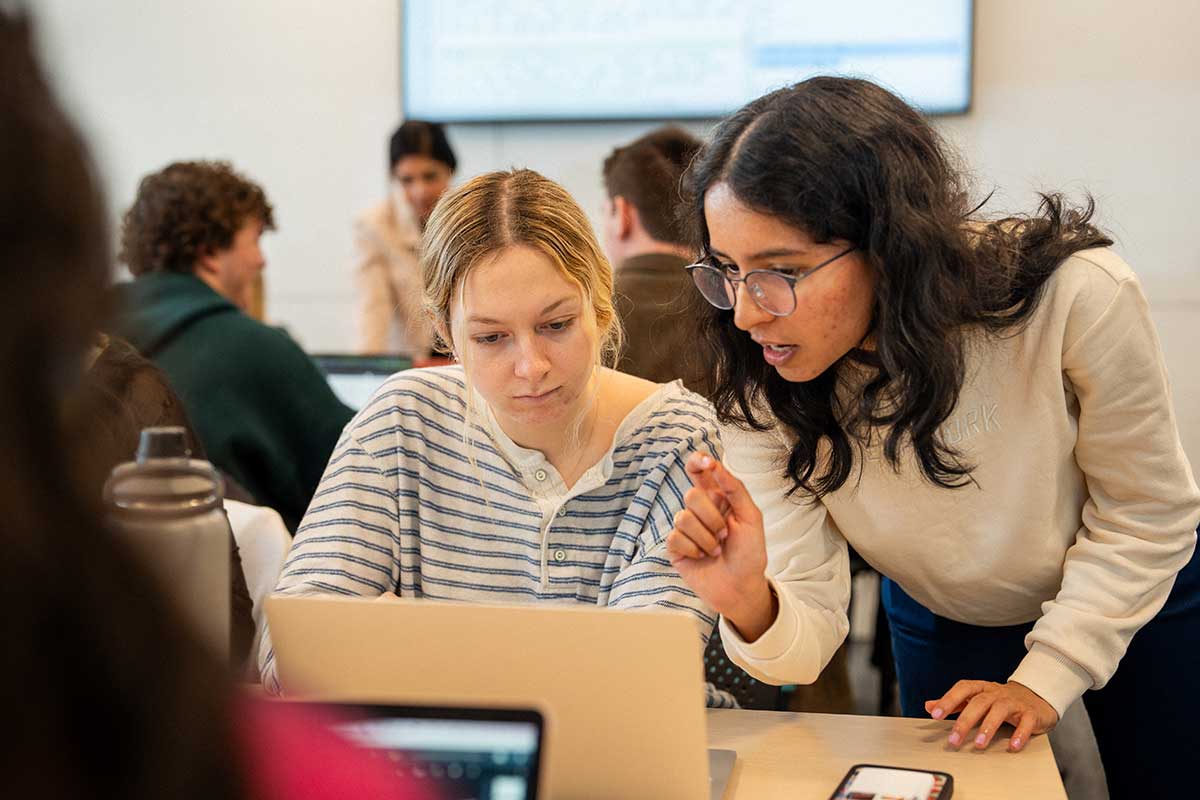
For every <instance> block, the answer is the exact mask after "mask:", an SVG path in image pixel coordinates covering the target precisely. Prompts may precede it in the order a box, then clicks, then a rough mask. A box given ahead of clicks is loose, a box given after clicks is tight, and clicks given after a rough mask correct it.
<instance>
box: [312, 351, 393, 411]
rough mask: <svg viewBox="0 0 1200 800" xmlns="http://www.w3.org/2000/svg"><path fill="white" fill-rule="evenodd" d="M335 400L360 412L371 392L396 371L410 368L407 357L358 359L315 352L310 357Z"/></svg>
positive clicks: (355, 356)
mask: <svg viewBox="0 0 1200 800" xmlns="http://www.w3.org/2000/svg"><path fill="white" fill-rule="evenodd" d="M312 359H313V361H315V362H316V364H317V366H318V367H319V368H320V370H321V372H323V373H325V380H326V381H327V382H328V383H329V387H330V388H331V389H333V393H334V394H335V395H337V397H338V399H339V400H341V401H342V402H343V403H345V404H346V405H348V406H350V407H351V408H353V409H360V408H362V407H363V406H365V405H366V404H367V401H368V400H370V399H371V395H373V394H374V393H375V390H376V389H378V388H379V387H380V386H382V385H383V382H384V381H386V380H387V379H388V378H390V377H391V376H393V375H395V374H396V373H397V372H401V371H403V370H406V369H410V368H412V365H413V362H412V359H410V358H408V357H407V356H361V355H353V354H350V353H317V354H314V355H313V357H312Z"/></svg>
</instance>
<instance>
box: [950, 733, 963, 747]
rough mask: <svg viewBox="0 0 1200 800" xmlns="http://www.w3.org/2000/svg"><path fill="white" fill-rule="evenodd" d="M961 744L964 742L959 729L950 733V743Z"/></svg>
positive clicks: (953, 744) (953, 745)
mask: <svg viewBox="0 0 1200 800" xmlns="http://www.w3.org/2000/svg"><path fill="white" fill-rule="evenodd" d="M960 744H962V736H960V735H959V733H958V731H955V732H954V733H952V734H950V745H951V746H952V747H958V746H959V745H960Z"/></svg>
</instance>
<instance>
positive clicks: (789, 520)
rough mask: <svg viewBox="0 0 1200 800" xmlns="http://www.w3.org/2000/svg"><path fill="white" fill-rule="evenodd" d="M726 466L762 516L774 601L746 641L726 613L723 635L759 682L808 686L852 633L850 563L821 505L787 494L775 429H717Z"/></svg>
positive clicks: (727, 646) (736, 659) (729, 650)
mask: <svg viewBox="0 0 1200 800" xmlns="http://www.w3.org/2000/svg"><path fill="white" fill-rule="evenodd" d="M721 438H722V440H723V441H724V443H725V461H724V464H725V466H726V468H727V469H729V471H730V472H732V473H733V474H734V475H736V476H737V477H738V479H740V480H741V481H742V482H743V483H744V484H745V486H746V489H747V490H748V491H749V493H750V496H751V497H752V498H753V499H754V502H755V503H756V504H757V505H758V508H759V510H760V511H761V512H762V515H763V527H764V530H765V532H766V544H767V579H768V580H769V581H770V584H771V589H772V590H773V591H774V593H775V595H776V597H777V598H778V600H779V615H778V616H777V617H776V618H775V622H774V623H772V625H771V627H770V628H768V629H767V631H766V632H765V633H763V635H762V636H760V637H759V638H758V639H757V640H756V641H754V642H752V643H751V642H746V641H745V640H744V639H743V638H742V637H741V636H740V635H739V634H738V633H737V631H735V630H734V629H733V626H731V625H730V624H729V623H728V622H727V621H726V620H725V619H724V618H722V619H721V622H720V626H721V639H722V641H723V642H724V644H725V652H726V653H727V654H728V655H729V657H730V658H731V659H733V661H734V662H736V663H737V664H738V665H740V666H741V667H742V669H744V670H746V671H747V672H748V673H750V674H751V675H753V676H754V677H756V678H758V679H759V680H761V681H764V682H767V683H773V684H784V683H812V682H813V681H815V680H816V679H817V676H819V675H820V674H821V670H823V669H824V668H825V665H826V664H828V663H829V659H830V658H832V657H833V654H834V652H835V651H836V650H837V649H838V647H840V646H841V644H842V641H843V640H845V638H846V634H847V632H848V631H849V628H850V623H849V620H848V618H847V609H848V608H849V604H850V560H849V556H848V554H847V549H846V540H845V539H843V538H842V535H841V532H840V531H839V530H838V529H837V526H836V525H835V524H834V522H833V520H832V519H831V518H830V517H829V515H828V514H827V513H826V511H825V507H824V506H822V505H821V504H820V503H806V502H803V501H801V500H794V499H789V498H788V497H787V496H786V493H787V490H788V488H789V487H790V485H791V484H790V481H789V480H788V479H787V478H786V477H785V476H784V473H783V467H782V462H781V461H780V456H781V455H782V454H783V453H786V445H785V444H784V443H783V441H782V440H781V439H780V438H779V437H777V436H776V435H775V434H774V433H772V432H769V431H768V432H748V431H743V430H739V429H736V428H730V427H726V428H722V430H721Z"/></svg>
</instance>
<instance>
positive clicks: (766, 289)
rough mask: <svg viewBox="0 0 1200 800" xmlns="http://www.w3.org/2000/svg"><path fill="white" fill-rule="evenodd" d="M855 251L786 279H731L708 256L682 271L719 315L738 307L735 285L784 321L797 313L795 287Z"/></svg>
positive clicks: (773, 275)
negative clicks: (743, 287)
mask: <svg viewBox="0 0 1200 800" xmlns="http://www.w3.org/2000/svg"><path fill="white" fill-rule="evenodd" d="M857 249H858V248H857V247H853V246H851V247H847V248H846V249H845V250H843V251H842V252H840V253H838V254H837V255H836V256H834V257H833V258H830V259H826V260H825V261H822V262H821V263H820V264H817V265H816V266H815V267H813V268H812V269H810V270H808V271H807V272H805V273H804V274H803V275H786V274H784V273H782V272H776V271H775V270H773V269H754V270H750V271H749V272H747V273H746V275H745V277H743V278H731V277H729V275H727V274H726V273H725V270H723V269H721V268H720V267H717V266H714V265H713V263H711V262H712V261H713V260H714V258H713V257H712V256H709V259H708V261H709V263H705V262H700V263H697V264H691V265H689V266H687V267H684V269H686V270H687V271H688V272H690V273H692V280H693V281H694V282H695V284H696V288H697V289H699V290H700V294H702V295H704V299H705V300H707V301H708V302H710V303H712V304H713V305H714V306H716V307H717V308H719V309H721V310H722V311H728V310H730V309H731V308H733V307H734V305H735V304H736V303H737V285H738V284H739V283H744V284H746V291H747V292H749V293H750V296H751V297H752V298H754V302H755V304H756V305H757V306H758V307H759V308H761V309H762V310H763V311H765V312H767V313H768V314H770V315H772V316H775V317H786V316H787V315H788V314H791V313H792V312H793V311H795V310H796V284H797V283H799V282H800V281H802V280H804V279H805V278H808V277H811V276H812V275H814V274H816V272H817V271H818V270H821V269H824V268H825V267H827V266H829V265H830V264H832V263H833V262H835V261H837V260H838V259H839V258H841V257H842V256H844V255H847V254H849V253H852V252H854V251H855V250H857Z"/></svg>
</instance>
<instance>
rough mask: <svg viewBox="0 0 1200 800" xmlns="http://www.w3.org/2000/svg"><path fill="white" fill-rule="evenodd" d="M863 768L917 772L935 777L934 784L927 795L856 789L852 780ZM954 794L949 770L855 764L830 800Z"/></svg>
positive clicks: (933, 799) (935, 799)
mask: <svg viewBox="0 0 1200 800" xmlns="http://www.w3.org/2000/svg"><path fill="white" fill-rule="evenodd" d="M862 770H888V771H892V772H901V773H917V774H921V775H929V776H932V778H933V786H932V788H931V789H930V791H929V793H928V794H927V795H925V796H918V795H915V794H912V793H911V792H910V793H907V794H906V793H904V792H903V791H900V792H894V791H888V790H887V789H882V790H871V789H868V790H865V791H864V790H856V789H855V788H854V787H853V786H852V782H853V781H854V779H855V778H856V777H857V776H858V775H859V773H860V772H861V771H862ZM953 795H954V776H953V775H951V774H950V773H948V772H938V771H936V770H930V769H913V768H912V767H891V766H887V765H884V764H855V765H854V766H852V767H851V768H850V769H849V770H847V771H846V775H845V777H843V778H842V782H841V783H839V784H838V788H837V789H836V790H834V793H833V794H831V795H830V796H829V800H950V798H951V797H953Z"/></svg>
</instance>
